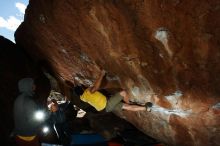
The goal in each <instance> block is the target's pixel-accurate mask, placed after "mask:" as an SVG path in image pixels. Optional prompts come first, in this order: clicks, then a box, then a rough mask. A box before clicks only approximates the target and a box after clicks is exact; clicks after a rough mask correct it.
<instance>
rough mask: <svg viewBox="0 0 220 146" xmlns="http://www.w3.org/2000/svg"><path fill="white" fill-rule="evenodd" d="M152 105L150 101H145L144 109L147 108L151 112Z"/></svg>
mask: <svg viewBox="0 0 220 146" xmlns="http://www.w3.org/2000/svg"><path fill="white" fill-rule="evenodd" d="M152 106H153V103H152V102H147V103H146V104H145V108H146V110H147V111H148V112H151V108H152Z"/></svg>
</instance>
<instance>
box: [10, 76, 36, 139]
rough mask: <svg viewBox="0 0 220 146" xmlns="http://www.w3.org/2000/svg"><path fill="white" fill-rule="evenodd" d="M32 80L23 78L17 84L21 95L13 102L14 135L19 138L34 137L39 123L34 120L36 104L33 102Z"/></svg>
mask: <svg viewBox="0 0 220 146" xmlns="http://www.w3.org/2000/svg"><path fill="white" fill-rule="evenodd" d="M33 84H34V80H33V79H32V78H24V79H21V80H20V81H19V82H18V88H19V91H20V92H21V94H20V95H19V96H18V97H17V98H16V100H15V102H14V122H15V131H14V132H15V134H16V135H20V136H34V135H36V134H37V128H38V125H39V122H38V121H36V120H35V119H34V113H35V112H36V111H37V109H38V108H37V104H36V103H35V101H34V100H33V95H34V92H33V89H32V87H33Z"/></svg>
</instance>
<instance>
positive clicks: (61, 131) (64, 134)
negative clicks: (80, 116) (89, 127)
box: [55, 123, 71, 146]
mask: <svg viewBox="0 0 220 146" xmlns="http://www.w3.org/2000/svg"><path fill="white" fill-rule="evenodd" d="M55 127H56V130H57V133H58V139H59V141H60V143H61V144H63V145H64V146H68V145H69V144H70V136H71V130H70V129H69V126H68V123H57V124H55Z"/></svg>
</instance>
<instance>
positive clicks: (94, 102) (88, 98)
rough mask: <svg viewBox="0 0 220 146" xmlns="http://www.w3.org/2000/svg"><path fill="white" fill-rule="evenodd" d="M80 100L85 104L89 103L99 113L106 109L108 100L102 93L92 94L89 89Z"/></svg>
mask: <svg viewBox="0 0 220 146" xmlns="http://www.w3.org/2000/svg"><path fill="white" fill-rule="evenodd" d="M80 99H81V100H82V101H84V102H87V103H89V104H90V105H91V106H93V107H94V108H95V109H96V110H97V111H101V110H103V109H104V108H105V107H106V103H107V98H106V97H105V95H103V94H102V93H100V92H98V91H96V92H94V93H91V92H90V91H89V89H86V90H85V91H84V93H83V94H82V95H81V96H80Z"/></svg>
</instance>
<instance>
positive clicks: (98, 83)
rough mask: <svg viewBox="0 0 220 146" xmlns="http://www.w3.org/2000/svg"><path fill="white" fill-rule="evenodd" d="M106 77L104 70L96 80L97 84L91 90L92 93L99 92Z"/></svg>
mask: <svg viewBox="0 0 220 146" xmlns="http://www.w3.org/2000/svg"><path fill="white" fill-rule="evenodd" d="M104 76H105V70H102V71H101V73H100V75H99V77H98V78H97V79H96V81H95V84H94V85H93V86H92V87H90V88H89V90H90V92H91V93H94V92H96V91H97V90H99V88H100V85H101V83H102V79H103V77H104Z"/></svg>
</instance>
